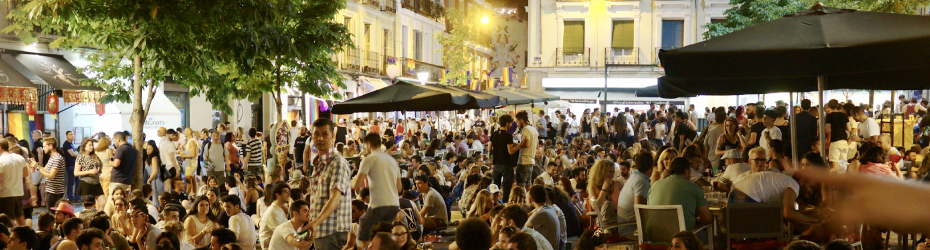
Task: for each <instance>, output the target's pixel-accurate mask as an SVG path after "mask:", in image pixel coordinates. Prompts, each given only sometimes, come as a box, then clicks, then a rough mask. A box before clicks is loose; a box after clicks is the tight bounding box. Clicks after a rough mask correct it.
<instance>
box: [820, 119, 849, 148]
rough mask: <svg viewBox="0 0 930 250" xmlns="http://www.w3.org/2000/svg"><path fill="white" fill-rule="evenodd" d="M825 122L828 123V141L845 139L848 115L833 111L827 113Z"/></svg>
mask: <svg viewBox="0 0 930 250" xmlns="http://www.w3.org/2000/svg"><path fill="white" fill-rule="evenodd" d="M825 122H826V123H829V124H830V125H829V126H830V142H835V141H842V140H846V137H848V135H847V134H846V123H849V117H848V116H846V114H844V113H843V112H833V113H829V114H827V120H826V121H825Z"/></svg>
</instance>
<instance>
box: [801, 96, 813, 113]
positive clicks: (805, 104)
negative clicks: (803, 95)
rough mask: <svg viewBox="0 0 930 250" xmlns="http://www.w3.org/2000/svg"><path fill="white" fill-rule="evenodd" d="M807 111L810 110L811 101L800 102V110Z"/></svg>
mask: <svg viewBox="0 0 930 250" xmlns="http://www.w3.org/2000/svg"><path fill="white" fill-rule="evenodd" d="M808 109H811V100H810V99H804V100H801V110H805V111H806V110H808Z"/></svg>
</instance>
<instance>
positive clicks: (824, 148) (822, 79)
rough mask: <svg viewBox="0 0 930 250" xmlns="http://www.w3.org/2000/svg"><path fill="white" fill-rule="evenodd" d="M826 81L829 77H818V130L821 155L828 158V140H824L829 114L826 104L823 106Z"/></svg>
mask: <svg viewBox="0 0 930 250" xmlns="http://www.w3.org/2000/svg"><path fill="white" fill-rule="evenodd" d="M826 81H827V78H826V77H825V76H818V77H817V94H818V95H819V98H817V99H819V100H820V108H819V109H817V110H818V111H817V112H820V119H817V121H818V123H819V124H820V131H818V134H819V135H820V156H821V157H823V158H824V159H826V158H827V154H826V153H827V142H826V141H824V140H825V138H826V137H827V135H826V133H827V132H826V131H827V128H826V126H827V121H826V119H827V114H826V112H825V111H824V106H823V85H824V83H825V82H826Z"/></svg>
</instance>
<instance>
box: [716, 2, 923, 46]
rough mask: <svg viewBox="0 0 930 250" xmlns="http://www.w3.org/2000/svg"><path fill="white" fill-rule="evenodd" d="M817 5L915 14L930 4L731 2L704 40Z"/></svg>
mask: <svg viewBox="0 0 930 250" xmlns="http://www.w3.org/2000/svg"><path fill="white" fill-rule="evenodd" d="M817 2H822V3H823V4H824V6H828V7H833V8H843V9H856V10H865V11H878V12H891V13H902V14H913V13H914V11H916V9H917V8H918V7H921V6H926V5H927V4H928V3H930V0H852V1H851V0H730V5H733V6H735V7H733V8H730V9H728V10H726V12H725V14H726V16H727V18H726V21H724V22H722V23H711V24H706V25H704V27H705V28H706V29H707V31H706V32H704V39H710V38H714V37H718V36H722V35H725V34H728V33H730V32H733V31H737V30H740V29H743V28H746V27H749V26H753V25H756V24H760V23H764V22H767V21H771V20H774V19H776V18H779V17H782V16H784V15H788V14H792V13H795V12H799V11H803V10H806V9H808V8H810V7H811V6H813V5H814V4H815V3H817Z"/></svg>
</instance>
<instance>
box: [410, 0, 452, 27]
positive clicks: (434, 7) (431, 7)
mask: <svg viewBox="0 0 930 250" xmlns="http://www.w3.org/2000/svg"><path fill="white" fill-rule="evenodd" d="M401 7H403V8H404V9H408V10H410V11H413V12H416V13H417V14H420V15H423V16H425V17H427V18H430V19H433V20H435V21H437V22H443V16H444V15H445V13H444V11H445V9H444V8H443V7H442V4H441V3H439V2H433V1H432V0H401Z"/></svg>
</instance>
